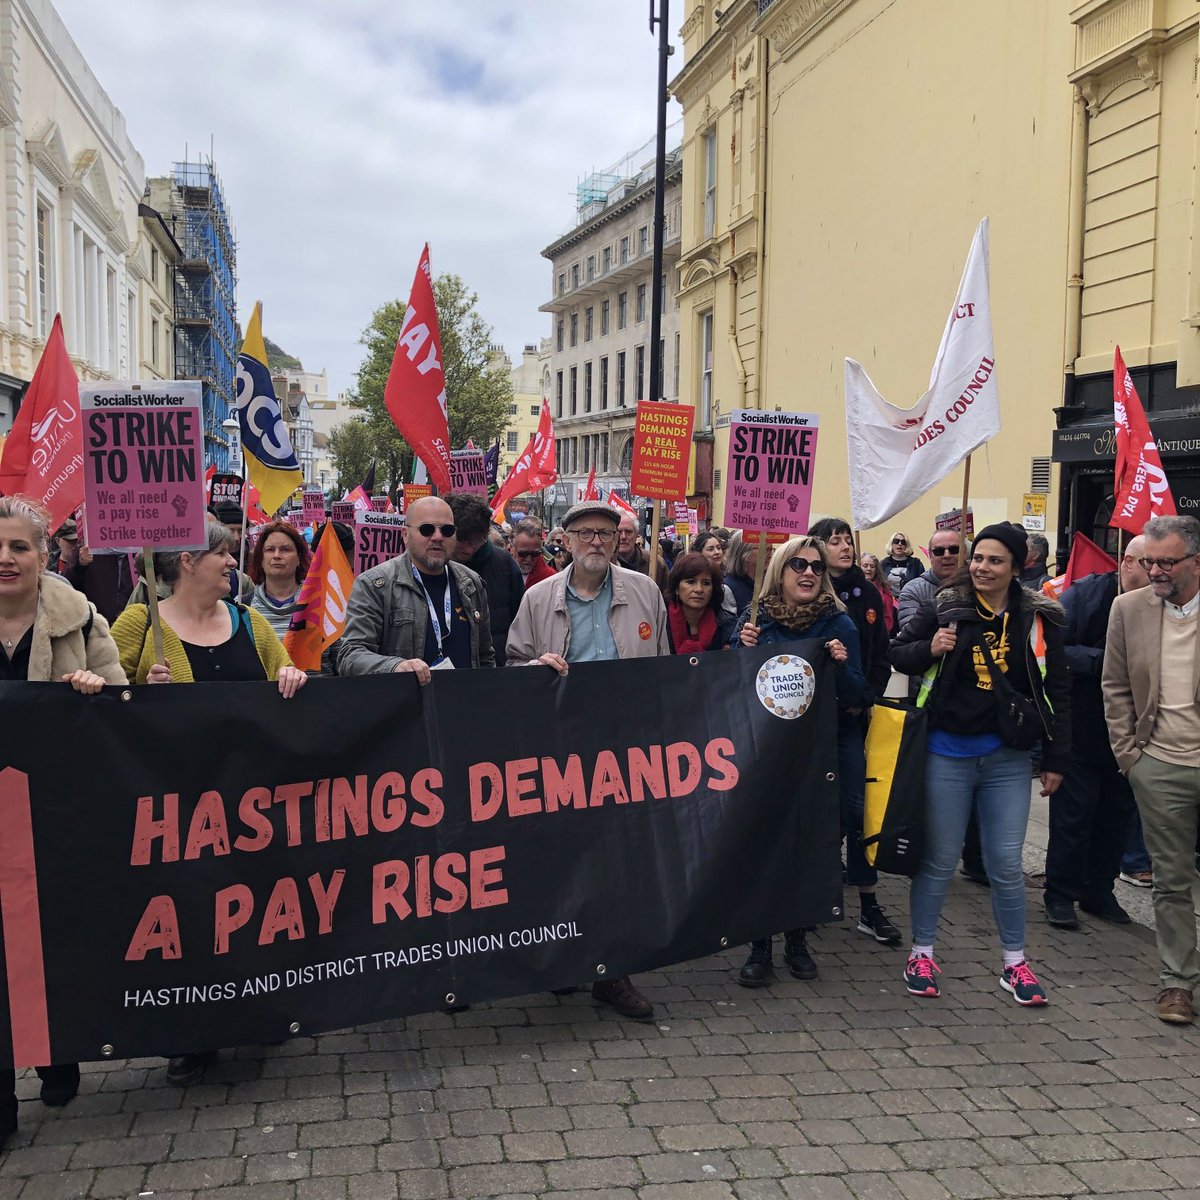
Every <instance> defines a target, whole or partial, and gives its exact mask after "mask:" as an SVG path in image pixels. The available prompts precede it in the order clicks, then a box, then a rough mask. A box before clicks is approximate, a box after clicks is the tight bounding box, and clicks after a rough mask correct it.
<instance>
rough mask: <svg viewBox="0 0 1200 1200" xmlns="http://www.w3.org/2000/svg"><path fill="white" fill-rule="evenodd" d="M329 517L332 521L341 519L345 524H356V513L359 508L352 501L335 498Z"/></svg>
mask: <svg viewBox="0 0 1200 1200" xmlns="http://www.w3.org/2000/svg"><path fill="white" fill-rule="evenodd" d="M329 508H330V514H329V519H330V520H331V521H340V522H341V523H342V524H343V525H353V524H354V514H355V512H356V511H357V509H356V508H355V507H354V505H353V504H352V503H350V502H349V501H346V500H335V501H334V502H333V503H332V504H331V505H330V506H329Z"/></svg>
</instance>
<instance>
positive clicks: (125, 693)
mask: <svg viewBox="0 0 1200 1200" xmlns="http://www.w3.org/2000/svg"><path fill="white" fill-rule="evenodd" d="M121 699H122V700H124V701H125V702H126V703H128V702H129V701H130V700H132V699H133V693H132V692H131V691H130V690H129V689H128V688H126V689H125V691H123V692H122V693H121Z"/></svg>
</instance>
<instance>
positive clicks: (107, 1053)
mask: <svg viewBox="0 0 1200 1200" xmlns="http://www.w3.org/2000/svg"><path fill="white" fill-rule="evenodd" d="M100 1053H101V1054H103V1055H104V1057H105V1058H112V1056H113V1054H114V1053H115V1050H114V1049H113V1047H112V1046H109V1045H107V1044H105V1045H103V1046H101V1047H100Z"/></svg>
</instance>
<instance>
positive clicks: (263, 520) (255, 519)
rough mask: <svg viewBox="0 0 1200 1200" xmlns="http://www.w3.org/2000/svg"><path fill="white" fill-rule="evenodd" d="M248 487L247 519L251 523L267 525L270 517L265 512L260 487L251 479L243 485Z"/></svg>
mask: <svg viewBox="0 0 1200 1200" xmlns="http://www.w3.org/2000/svg"><path fill="white" fill-rule="evenodd" d="M242 486H243V487H245V488H246V489H247V492H246V519H247V520H248V521H249V522H250V524H251V525H266V524H267V522H268V521H270V519H271V518H270V517H269V516H268V515H267V514H266V513H265V512H263V509H262V495H261V493H260V492H259V490H258V488H256V487H255V486H254V484H252V483H251V482H250V481H249V480H247V481H246V482H245V483H244V484H243V485H242Z"/></svg>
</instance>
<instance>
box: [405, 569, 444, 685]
mask: <svg viewBox="0 0 1200 1200" xmlns="http://www.w3.org/2000/svg"><path fill="white" fill-rule="evenodd" d="M413 578H414V579H415V580H416V581H417V583H419V584H420V585H421V591H422V592H423V593H424V594H425V603H426V604H427V605H429V620H430V622H431V623H432V625H433V636H434V637H435V638H437V652H438V656H437V660H436V661H435V662H432V663H430V664H429V665H430V667H431V668H433V669H435V670H436V669H439V668H440V669H442V670H444V669H445V667H444V666H443V664H448V663H449V660H448V659H447V658H446V655H445V654H444V653H443V651H442V645H443V643H444V642H445V640H446V638H447V637H449V636H450V568H449V567H447V568H446V594H445V596H443V598H442V600H443V604H442V608H443V610H444V615H445V618H446V623H445V625H441V624H440V623H439V622H438V614H437V609H436V608H434V607H433V597H432V596H430V594H429V589H428V588H427V587H426V586H425V581H424V580H423V579H422V578H421V572H420V571H418V570H417V568H416V567H413ZM443 630H444V631H445V632H443Z"/></svg>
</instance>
